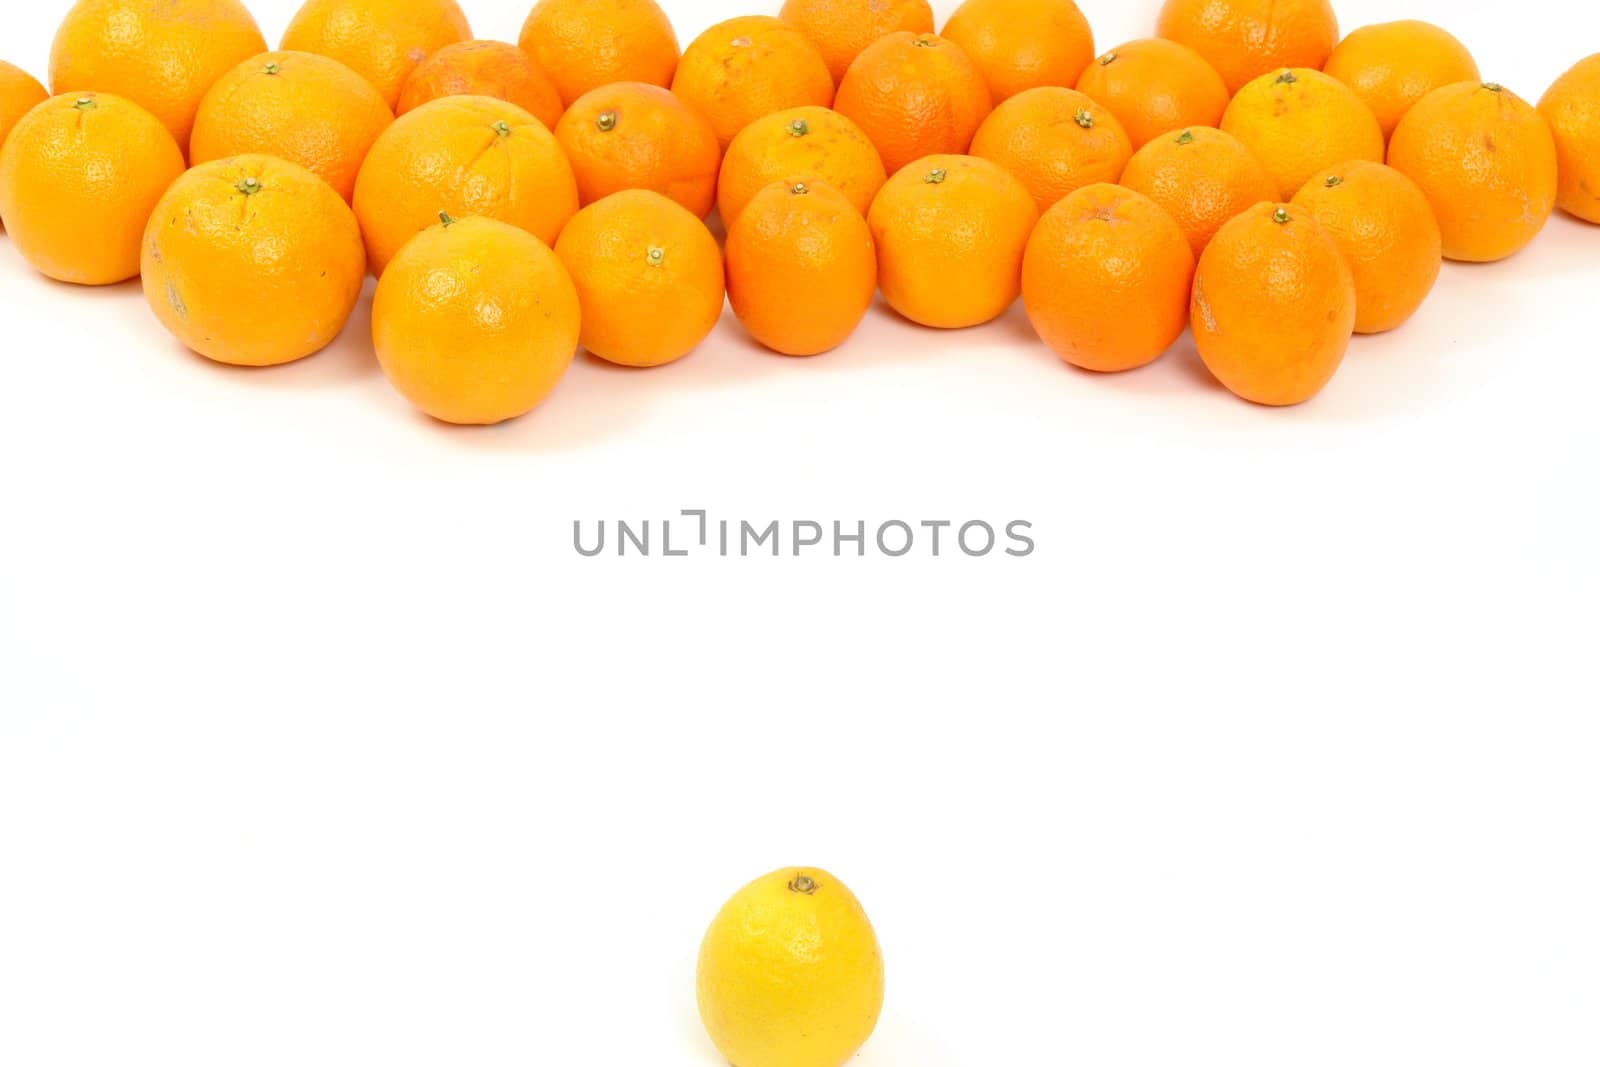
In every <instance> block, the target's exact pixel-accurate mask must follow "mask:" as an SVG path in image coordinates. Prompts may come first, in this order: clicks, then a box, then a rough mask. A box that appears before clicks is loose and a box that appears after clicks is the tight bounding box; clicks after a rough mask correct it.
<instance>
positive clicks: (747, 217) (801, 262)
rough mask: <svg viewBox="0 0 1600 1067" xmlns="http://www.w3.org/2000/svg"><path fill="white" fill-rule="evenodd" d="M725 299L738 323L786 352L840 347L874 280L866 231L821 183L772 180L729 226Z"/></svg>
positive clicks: (840, 197) (846, 203)
mask: <svg viewBox="0 0 1600 1067" xmlns="http://www.w3.org/2000/svg"><path fill="white" fill-rule="evenodd" d="M727 256H728V301H729V303H731V304H732V305H733V313H734V314H735V315H737V316H738V317H739V321H740V322H741V323H743V324H744V328H745V329H746V330H749V331H750V336H751V337H754V338H755V339H756V340H757V341H759V342H760V343H761V344H763V345H765V346H766V347H768V348H770V349H772V350H773V351H774V352H779V353H782V354H783V355H786V356H815V355H819V354H821V353H823V352H827V351H830V350H832V349H834V348H837V347H839V346H840V345H841V344H843V343H844V342H845V340H846V339H847V338H848V337H849V336H850V334H851V333H853V332H854V331H855V328H856V327H857V326H858V325H860V324H861V320H862V318H863V317H864V316H865V315H866V313H867V309H868V308H869V307H871V306H872V294H873V292H874V290H875V289H876V287H877V284H878V259H877V249H876V248H875V246H874V245H873V243H872V230H871V228H870V227H868V225H867V220H866V219H864V218H862V217H861V212H859V211H857V210H856V207H855V205H854V204H853V203H851V201H850V198H849V197H847V196H845V195H844V193H842V192H840V191H839V190H838V189H835V188H833V187H832V186H830V185H828V184H826V183H825V182H814V181H801V182H786V181H778V182H773V183H772V184H771V185H768V186H767V187H766V188H764V189H762V190H761V191H760V192H758V193H757V194H756V195H755V196H754V197H752V198H751V199H750V202H749V203H748V204H747V205H745V209H744V210H743V211H742V212H741V213H740V214H739V215H738V216H737V217H736V218H735V220H734V221H733V223H731V224H730V225H729V227H728V250H727Z"/></svg>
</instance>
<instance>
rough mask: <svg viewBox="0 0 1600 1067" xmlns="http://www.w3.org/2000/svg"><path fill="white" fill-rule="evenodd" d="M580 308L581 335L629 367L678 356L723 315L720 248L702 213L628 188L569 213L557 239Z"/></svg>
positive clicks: (594, 348) (657, 363)
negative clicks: (575, 212) (576, 290)
mask: <svg viewBox="0 0 1600 1067" xmlns="http://www.w3.org/2000/svg"><path fill="white" fill-rule="evenodd" d="M556 255H557V256H558V257H559V258H560V259H561V262H562V264H563V265H564V266H565V267H566V268H567V273H568V274H570V275H571V276H572V282H573V284H574V285H575V286H577V289H578V304H579V306H580V307H581V308H582V310H583V318H582V323H583V325H582V332H581V334H580V335H579V341H578V343H579V344H581V345H582V346H583V347H584V348H586V349H588V350H589V351H590V352H593V353H594V354H595V355H597V356H599V357H600V358H601V359H604V360H608V361H610V362H612V363H620V364H622V365H623V366H627V367H659V366H661V365H662V364H664V363H671V362H672V361H673V360H676V359H682V358H683V357H684V356H686V355H688V354H689V353H690V352H692V351H693V350H694V348H695V346H697V345H698V344H699V343H700V342H701V341H704V340H705V339H706V335H707V334H709V333H710V332H711V330H712V328H713V327H714V326H716V324H717V319H718V318H720V317H721V316H722V302H723V281H722V250H721V249H720V248H718V247H717V239H716V238H715V237H713V236H711V231H710V230H708V229H706V225H705V223H703V222H701V221H700V217H699V216H698V215H695V214H693V213H691V212H689V211H686V210H684V208H683V207H682V205H680V204H678V203H677V202H675V201H673V200H669V199H667V198H666V197H664V196H662V195H661V194H660V193H656V192H651V191H650V190H648V189H625V190H623V191H622V192H620V193H612V194H611V195H610V196H608V197H606V198H604V199H603V200H596V201H595V202H594V203H592V204H590V205H589V206H588V207H586V208H584V209H583V210H582V211H580V212H578V213H577V214H576V215H574V216H573V217H572V221H571V222H569V223H567V228H566V229H565V230H562V231H561V240H560V241H558V242H556Z"/></svg>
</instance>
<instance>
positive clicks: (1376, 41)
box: [1322, 19, 1478, 139]
mask: <svg viewBox="0 0 1600 1067" xmlns="http://www.w3.org/2000/svg"><path fill="white" fill-rule="evenodd" d="M1322 71H1323V73H1324V74H1327V75H1329V76H1330V77H1333V78H1337V79H1338V80H1339V81H1342V82H1344V83H1345V84H1346V85H1348V86H1349V87H1350V89H1351V91H1352V92H1354V93H1355V94H1356V96H1357V97H1358V98H1360V100H1361V102H1362V103H1363V104H1366V105H1367V107H1369V108H1371V109H1372V113H1373V114H1374V115H1376V116H1377V117H1378V125H1379V126H1381V127H1382V128H1383V136H1384V138H1385V139H1387V138H1388V137H1389V135H1390V134H1392V133H1394V128H1395V127H1396V126H1398V125H1399V124H1400V119H1401V118H1402V117H1403V116H1404V115H1405V113H1406V112H1407V111H1410V110H1411V105H1413V104H1415V103H1416V102H1417V101H1418V100H1421V99H1422V98H1423V97H1424V96H1426V95H1428V93H1430V92H1432V91H1433V90H1435V89H1437V88H1439V87H1440V86H1443V85H1449V84H1451V83H1452V82H1465V81H1477V80H1478V64H1477V61H1476V60H1474V59H1473V58H1472V53H1471V52H1469V51H1467V46H1466V45H1464V44H1462V43H1461V42H1460V41H1458V40H1456V39H1455V38H1454V37H1452V36H1451V35H1450V34H1448V33H1446V32H1445V31H1444V30H1441V29H1440V28H1439V27H1437V26H1435V25H1433V24H1432V23H1428V22H1418V21H1416V20H1415V19H1405V20H1403V21H1400V22H1383V23H1379V24H1378V25H1376V26H1363V27H1361V28H1360V29H1359V30H1356V31H1354V32H1352V33H1351V34H1350V36H1348V37H1346V38H1345V39H1344V40H1342V41H1340V42H1339V46H1338V47H1337V48H1335V49H1334V50H1333V54H1332V55H1330V56H1329V57H1328V62H1327V65H1326V66H1324V67H1323V68H1322Z"/></svg>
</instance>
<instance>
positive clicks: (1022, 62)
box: [940, 0, 1094, 104]
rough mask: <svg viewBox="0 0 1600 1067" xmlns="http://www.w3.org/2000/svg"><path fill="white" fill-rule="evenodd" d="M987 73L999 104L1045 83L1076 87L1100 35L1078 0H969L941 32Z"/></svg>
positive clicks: (992, 91) (992, 93) (990, 89)
mask: <svg viewBox="0 0 1600 1067" xmlns="http://www.w3.org/2000/svg"><path fill="white" fill-rule="evenodd" d="M940 32H941V33H942V34H943V36H944V37H945V39H946V40H949V41H954V42H955V43H956V45H957V46H959V47H960V48H961V49H962V50H963V51H965V52H966V53H967V55H969V56H971V57H972V60H973V62H975V63H977V65H978V69H979V70H981V71H983V77H984V80H985V81H987V82H988V84H989V94H990V95H991V96H992V97H993V98H994V102H995V103H996V104H998V103H1000V102H1001V101H1002V100H1005V99H1006V98H1007V97H1011V96H1015V95H1017V94H1018V93H1020V92H1022V91H1023V90H1024V89H1032V88H1034V87H1035V86H1040V85H1065V86H1071V85H1076V84H1077V82H1078V77H1079V75H1081V74H1082V73H1083V71H1084V68H1085V67H1087V66H1088V65H1089V61H1090V60H1092V59H1094V34H1093V33H1092V32H1090V30H1089V20H1088V19H1086V18H1084V17H1083V12H1082V11H1079V10H1078V5H1077V4H1074V3H1073V2H1072V0H966V2H965V3H963V4H962V5H961V6H960V7H958V8H956V10H955V13H954V14H953V15H951V16H950V21H948V22H946V23H945V24H944V29H943V30H942V31H940Z"/></svg>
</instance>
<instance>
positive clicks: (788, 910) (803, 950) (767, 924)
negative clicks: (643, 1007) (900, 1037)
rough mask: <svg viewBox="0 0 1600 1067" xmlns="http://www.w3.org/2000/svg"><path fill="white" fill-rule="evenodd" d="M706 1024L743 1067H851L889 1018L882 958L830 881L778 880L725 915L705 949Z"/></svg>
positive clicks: (738, 896)
mask: <svg viewBox="0 0 1600 1067" xmlns="http://www.w3.org/2000/svg"><path fill="white" fill-rule="evenodd" d="M695 987H696V993H697V999H698V1001H699V1004H700V1018H701V1020H702V1021H703V1022H704V1023H705V1027H706V1031H707V1033H709V1034H710V1035H711V1040H712V1043H713V1044H715V1045H716V1046H717V1049H718V1051H720V1052H721V1053H722V1055H723V1056H724V1057H726V1058H727V1060H728V1061H729V1062H730V1063H737V1064H738V1065H739V1067H843V1064H844V1063H845V1062H846V1061H848V1060H849V1059H850V1058H851V1057H852V1056H854V1055H855V1053H856V1051H857V1050H858V1049H859V1048H860V1047H861V1046H862V1045H863V1044H865V1043H866V1040H867V1038H869V1037H871V1036H872V1031H873V1030H874V1029H875V1028H876V1027H877V1024H878V1015H879V1013H880V1012H881V1011H882V1009H883V954H882V952H881V951H880V950H879V948H878V938H877V935H876V934H875V933H874V932H873V929H872V923H871V922H870V921H868V919H867V915H866V912H864V911H862V909H861V905H860V903H858V902H857V901H856V898H855V897H854V896H853V895H852V894H851V892H850V890H848V889H846V888H845V886H844V883H843V882H841V881H839V880H838V879H837V878H835V877H834V876H833V875H831V874H829V873H828V872H827V871H823V870H819V869H817V868H815V867H807V868H798V869H796V868H790V869H786V870H781V871H774V872H772V873H771V874H769V875H766V876H765V877H762V878H758V879H756V880H755V881H754V882H751V883H750V884H749V885H747V886H745V887H744V888H743V889H741V890H739V892H737V893H735V894H734V895H733V898H732V899H731V900H729V901H728V902H727V903H726V904H724V905H723V906H722V910H721V911H719V912H718V913H717V917H716V918H715V919H713V920H712V922H711V927H710V929H708V930H707V931H706V936H705V940H704V941H703V942H702V943H701V945H700V961H699V965H698V968H697V971H696V975H695Z"/></svg>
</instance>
